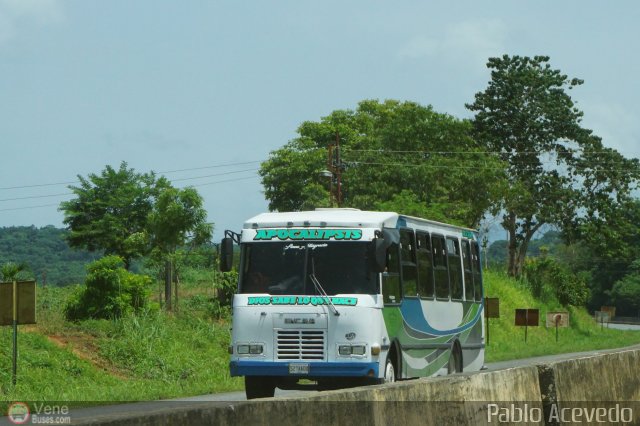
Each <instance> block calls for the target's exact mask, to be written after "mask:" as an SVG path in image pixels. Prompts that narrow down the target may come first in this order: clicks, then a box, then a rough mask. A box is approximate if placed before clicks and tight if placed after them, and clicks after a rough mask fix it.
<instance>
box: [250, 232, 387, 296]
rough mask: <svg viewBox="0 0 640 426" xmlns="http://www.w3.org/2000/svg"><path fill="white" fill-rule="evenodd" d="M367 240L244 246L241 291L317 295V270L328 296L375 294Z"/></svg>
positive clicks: (374, 275) (374, 281)
mask: <svg viewBox="0 0 640 426" xmlns="http://www.w3.org/2000/svg"><path fill="white" fill-rule="evenodd" d="M367 247H368V245H367V243H366V242H295V243H292V242H269V243H246V244H243V245H242V271H241V276H240V293H268V294H291V295H318V292H317V290H316V288H315V286H314V285H313V282H312V281H311V279H310V278H309V275H310V274H311V273H312V272H314V273H315V276H316V278H317V279H318V281H319V282H320V284H321V285H322V287H323V288H324V291H326V293H327V295H335V294H349V293H351V294H375V293H377V285H376V276H377V274H375V273H374V272H372V271H371V270H370V268H369V266H368V260H367Z"/></svg>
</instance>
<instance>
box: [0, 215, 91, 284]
mask: <svg viewBox="0 0 640 426" xmlns="http://www.w3.org/2000/svg"><path fill="white" fill-rule="evenodd" d="M68 232H69V231H67V230H65V229H58V228H56V227H54V226H45V227H44V228H36V227H35V226H12V227H7V228H0V264H3V263H6V262H17V263H22V262H24V263H26V264H27V266H28V267H29V270H30V272H31V273H32V275H33V277H34V278H35V279H36V280H37V281H38V283H42V282H43V279H44V277H45V274H46V284H47V285H57V286H62V285H67V284H74V283H80V282H82V281H84V277H85V274H86V271H85V265H86V264H87V263H89V262H92V261H93V260H95V259H98V258H99V257H100V256H101V254H100V253H91V252H87V251H85V250H76V249H72V248H70V247H69V245H68V244H67V242H66V241H65V239H64V237H65V235H66V234H67V233H68Z"/></svg>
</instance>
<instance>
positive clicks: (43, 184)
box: [0, 160, 262, 190]
mask: <svg viewBox="0 0 640 426" xmlns="http://www.w3.org/2000/svg"><path fill="white" fill-rule="evenodd" d="M261 162H262V161H261V160H254V161H241V162H236V163H223V164H214V165H211V166H202V167H190V168H186V169H176V170H166V171H161V172H157V174H169V173H178V172H188V171H193V170H204V169H215V168H219V167H234V166H242V165H246V164H255V163H261ZM193 179H196V178H193ZM174 180H176V181H177V180H182V179H174ZM77 183H80V181H78V180H74V181H66V182H54V183H39V184H32V185H18V186H5V187H0V190H10V189H26V188H39V187H45V186H57V185H73V184H77Z"/></svg>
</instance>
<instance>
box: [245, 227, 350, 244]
mask: <svg viewBox="0 0 640 426" xmlns="http://www.w3.org/2000/svg"><path fill="white" fill-rule="evenodd" d="M273 239H278V240H280V241H287V240H294V241H302V240H360V239H362V229H324V228H323V229H258V230H257V231H256V236H255V237H253V240H254V241H270V240H273Z"/></svg>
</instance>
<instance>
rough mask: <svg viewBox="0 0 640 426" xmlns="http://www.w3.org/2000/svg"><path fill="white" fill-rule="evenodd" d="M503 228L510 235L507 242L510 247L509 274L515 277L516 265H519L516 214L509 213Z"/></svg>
mask: <svg viewBox="0 0 640 426" xmlns="http://www.w3.org/2000/svg"><path fill="white" fill-rule="evenodd" d="M503 226H504V227H505V229H506V230H507V233H508V234H509V240H508V241H507V247H508V264H507V274H508V275H509V276H511V277H515V276H516V264H517V250H518V244H517V241H516V215H515V213H509V215H508V216H506V217H505V220H504V222H503Z"/></svg>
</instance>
